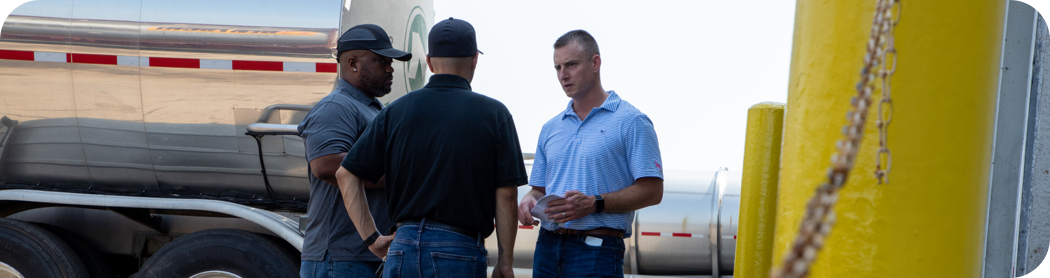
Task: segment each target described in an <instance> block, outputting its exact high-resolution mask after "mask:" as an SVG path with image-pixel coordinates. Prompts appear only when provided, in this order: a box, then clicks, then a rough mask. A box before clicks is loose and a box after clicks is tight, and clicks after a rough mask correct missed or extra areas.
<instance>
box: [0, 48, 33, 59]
mask: <svg viewBox="0 0 1050 278" xmlns="http://www.w3.org/2000/svg"><path fill="white" fill-rule="evenodd" d="M0 59H5V60H22V61H33V60H34V58H33V52H32V51H21V50H0Z"/></svg>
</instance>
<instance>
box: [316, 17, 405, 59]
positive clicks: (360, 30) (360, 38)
mask: <svg viewBox="0 0 1050 278" xmlns="http://www.w3.org/2000/svg"><path fill="white" fill-rule="evenodd" d="M336 49H337V51H336V53H335V59H336V60H338V59H339V55H340V54H343V51H347V50H356V49H368V50H371V51H372V52H375V53H376V54H379V55H381V56H384V57H388V58H393V59H395V60H399V61H408V60H411V59H412V53H409V52H404V51H401V50H397V49H394V46H393V45H391V44H390V37H388V36H387V35H386V31H383V28H382V27H379V25H375V24H361V25H357V26H354V27H352V28H350V30H346V33H343V35H342V36H339V45H338V46H337V47H336Z"/></svg>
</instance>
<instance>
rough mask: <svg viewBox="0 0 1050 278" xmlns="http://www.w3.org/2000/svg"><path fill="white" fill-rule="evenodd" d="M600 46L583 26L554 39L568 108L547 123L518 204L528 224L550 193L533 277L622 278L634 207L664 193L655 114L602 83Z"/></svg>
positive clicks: (654, 201) (556, 66) (655, 201)
mask: <svg viewBox="0 0 1050 278" xmlns="http://www.w3.org/2000/svg"><path fill="white" fill-rule="evenodd" d="M601 65H602V60H601V56H600V54H599V52H598V43H597V42H595V40H594V37H592V36H591V35H590V34H589V33H587V32H586V31H583V30H574V31H569V32H568V33H565V34H564V35H562V36H561V37H560V38H558V40H557V41H556V42H555V43H554V69H555V70H557V73H558V81H559V82H560V83H561V86H562V90H564V91H565V95H566V96H568V97H569V98H571V99H572V100H570V101H569V105H568V107H566V108H565V111H563V112H562V113H560V114H558V115H557V116H555V117H554V118H553V119H551V120H550V121H547V123H546V124H544V125H543V130H542V131H540V138H539V141H538V142H537V145H536V158H535V161H534V162H533V164H532V176H531V177H530V180H529V185H531V186H532V190H531V191H529V193H528V194H526V195H525V196H524V198H522V201H521V203H520V204H519V205H518V219H520V221H521V223H522V224H523V225H526V226H531V225H535V224H540V223H539V222H538V221H536V220H534V219H533V217H532V215H531V214H530V211H531V210H532V209H533V208H534V207H535V206H536V203H537V200H539V199H541V198H543V197H544V196H547V195H555V196H561V197H564V199H560V200H554V201H550V202H549V203H547V209H545V210H544V211H543V212H544V213H545V214H546V217H547V218H548V219H549V220H550V221H544V222H542V229H540V236H539V239H538V240H537V241H536V253H535V255H534V256H533V260H534V262H533V269H532V273H533V276H534V277H623V254H624V242H623V239H624V238H625V237H630V236H631V232H632V231H631V224H632V223H631V222H632V221H633V219H634V211H635V210H638V209H641V208H644V207H647V206H651V205H655V204H659V203H660V200H661V199H662V198H663V166H662V165H661V164H662V162H661V160H660V146H659V143H658V142H657V139H656V131H655V130H654V129H653V123H652V121H650V120H649V117H648V116H646V115H645V114H644V113H642V112H641V111H639V110H638V109H637V108H635V107H634V106H632V105H631V104H630V103H627V101H625V100H623V99H621V98H620V96H619V95H617V94H616V92H614V91H605V89H603V88H602V84H601V75H600V70H601Z"/></svg>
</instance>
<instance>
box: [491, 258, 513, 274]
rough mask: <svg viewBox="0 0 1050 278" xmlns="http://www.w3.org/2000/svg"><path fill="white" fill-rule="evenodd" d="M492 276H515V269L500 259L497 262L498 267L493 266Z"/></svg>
mask: <svg viewBox="0 0 1050 278" xmlns="http://www.w3.org/2000/svg"><path fill="white" fill-rule="evenodd" d="M492 278H514V269H513V268H511V265H510V264H507V263H504V262H503V260H500V261H498V262H496V267H493V268H492Z"/></svg>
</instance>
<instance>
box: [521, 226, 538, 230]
mask: <svg viewBox="0 0 1050 278" xmlns="http://www.w3.org/2000/svg"><path fill="white" fill-rule="evenodd" d="M533 227H535V226H521V225H519V226H518V228H519V229H529V230H532V228H533Z"/></svg>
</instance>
